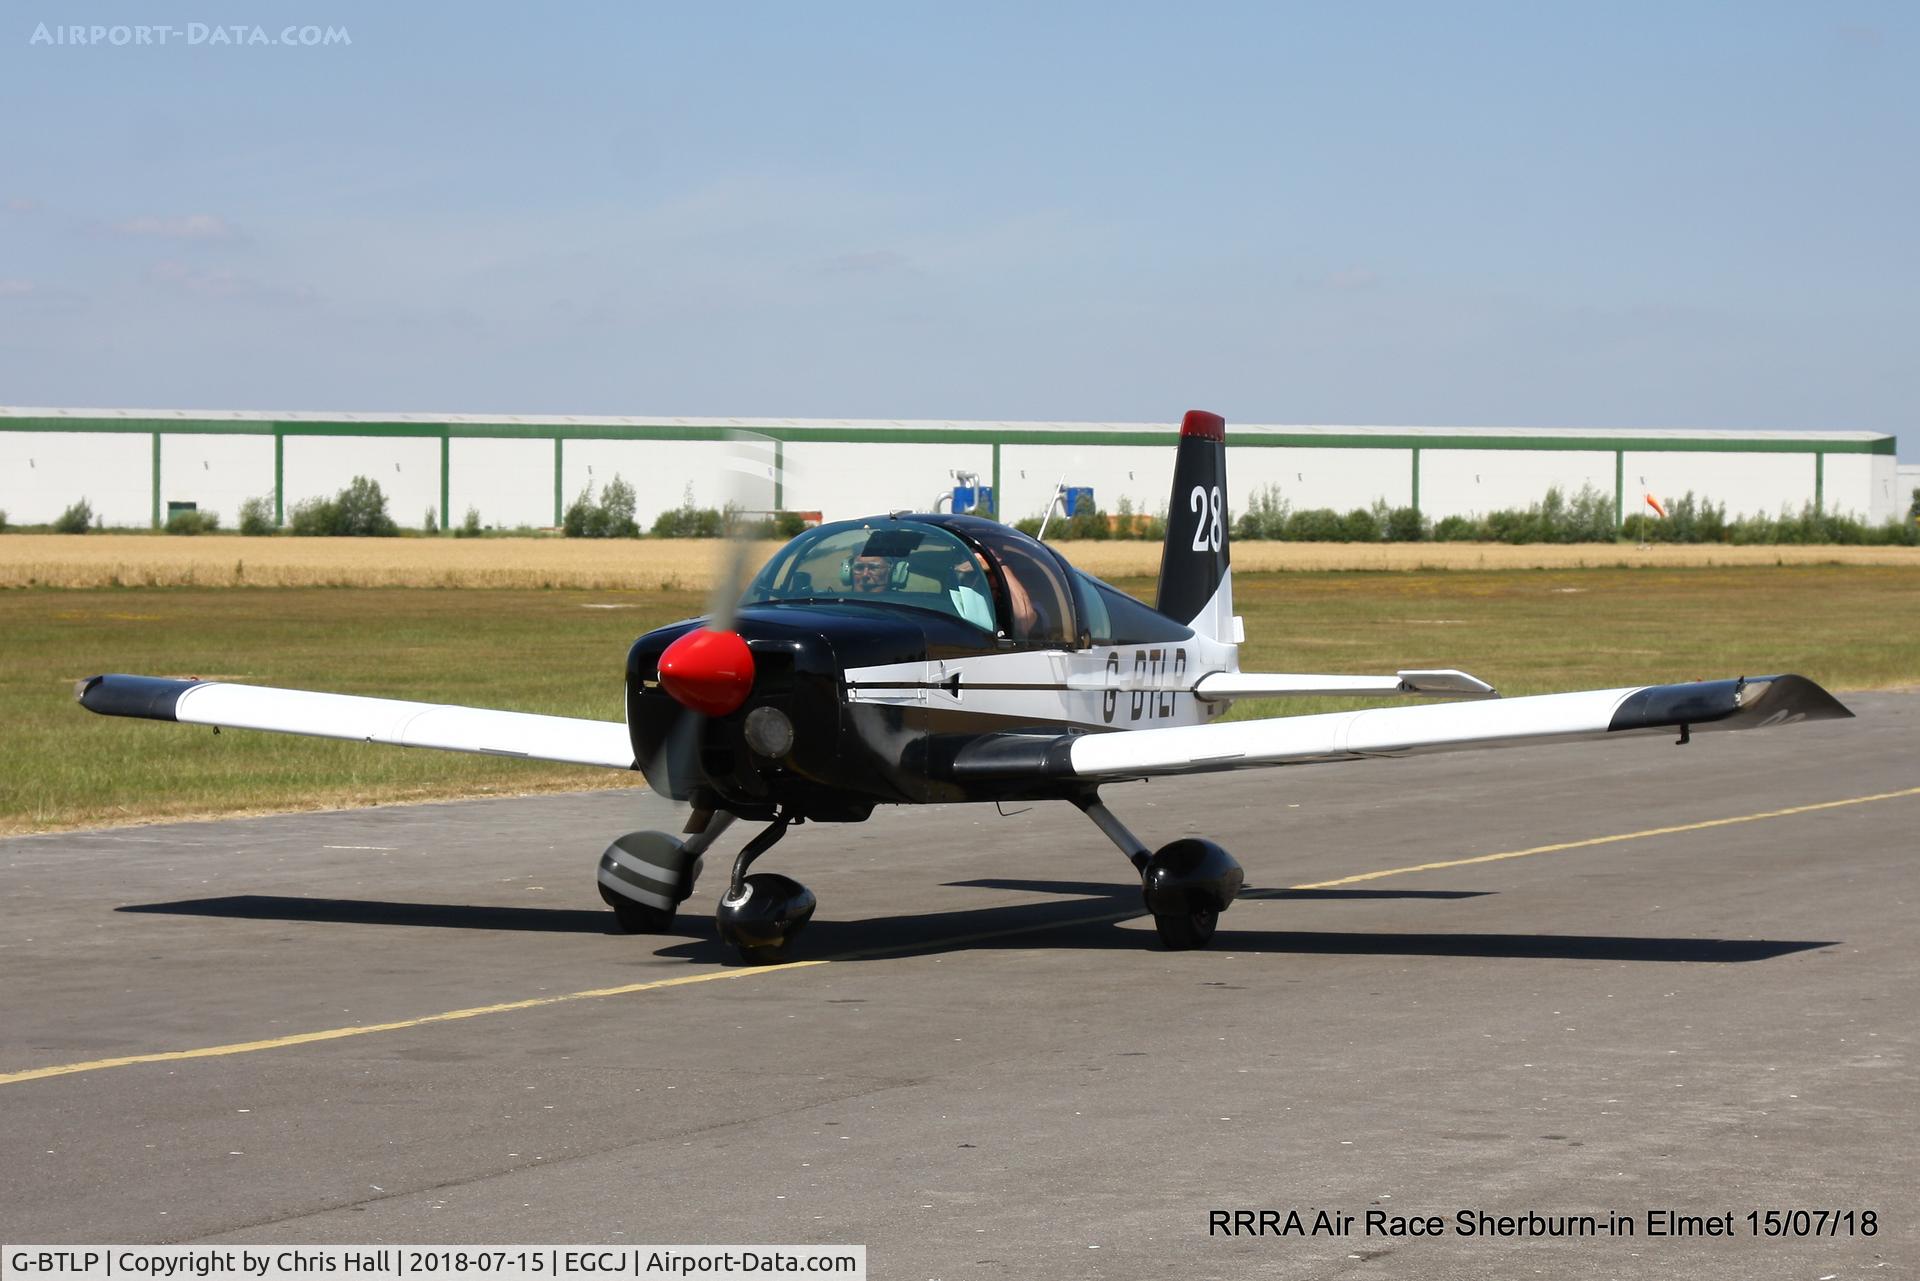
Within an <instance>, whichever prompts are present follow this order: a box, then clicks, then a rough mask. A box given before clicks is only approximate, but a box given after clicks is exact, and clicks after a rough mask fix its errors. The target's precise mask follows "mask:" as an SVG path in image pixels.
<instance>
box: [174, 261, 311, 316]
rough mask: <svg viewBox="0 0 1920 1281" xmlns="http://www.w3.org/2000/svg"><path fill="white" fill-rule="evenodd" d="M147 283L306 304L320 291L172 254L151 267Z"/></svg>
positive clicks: (218, 297) (193, 293)
mask: <svg viewBox="0 0 1920 1281" xmlns="http://www.w3.org/2000/svg"><path fill="white" fill-rule="evenodd" d="M147 283H148V284H150V285H152V286H154V287H155V288H156V289H160V290H163V291H165V292H167V293H174V294H182V295H185V296H188V297H192V298H207V299H212V300H214V301H219V302H244V303H261V304H268V305H273V306H306V305H308V304H310V303H312V302H314V301H316V299H317V297H318V295H316V294H315V293H314V291H313V287H312V286H310V285H280V284H275V283H273V282H272V281H266V280H260V279H257V278H255V277H253V276H246V275H242V274H241V273H239V272H237V271H234V270H232V269H231V268H228V267H195V266H192V265H191V264H188V263H184V262H181V261H179V260H178V259H173V258H169V259H167V260H165V261H163V262H157V263H155V264H154V265H153V266H152V267H151V268H150V269H149V270H148V271H147Z"/></svg>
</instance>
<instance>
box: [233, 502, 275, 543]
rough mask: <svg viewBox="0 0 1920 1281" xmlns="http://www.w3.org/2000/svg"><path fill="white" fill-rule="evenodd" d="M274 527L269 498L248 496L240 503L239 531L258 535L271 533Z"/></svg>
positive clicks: (271, 503)
mask: <svg viewBox="0 0 1920 1281" xmlns="http://www.w3.org/2000/svg"><path fill="white" fill-rule="evenodd" d="M274 528H275V525H274V520H273V500H272V499H271V498H249V499H247V501H245V502H244V503H241V504H240V532H241V533H243V534H248V535H251V536H254V537H258V536H259V535H261V534H271V533H272V532H273V531H274Z"/></svg>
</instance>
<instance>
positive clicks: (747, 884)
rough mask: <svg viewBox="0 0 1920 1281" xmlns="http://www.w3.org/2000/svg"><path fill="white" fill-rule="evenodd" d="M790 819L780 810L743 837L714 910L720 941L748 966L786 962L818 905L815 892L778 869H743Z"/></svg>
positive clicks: (780, 833) (774, 841) (777, 836)
mask: <svg viewBox="0 0 1920 1281" xmlns="http://www.w3.org/2000/svg"><path fill="white" fill-rule="evenodd" d="M793 822H794V820H793V819H792V818H790V817H789V816H787V815H784V814H783V815H781V816H779V817H778V818H775V819H774V820H773V823H772V825H771V826H769V827H768V828H767V829H766V830H765V831H763V832H761V833H760V835H758V836H756V837H754V838H753V839H752V840H750V841H748V842H747V844H746V847H745V848H743V849H742V850H741V851H740V854H739V857H737V858H735V859H734V860H733V876H732V879H731V880H729V881H728V883H727V892H726V893H725V894H723V895H721V897H720V906H719V909H718V910H717V911H716V912H715V913H714V926H715V928H716V929H717V930H718V931H719V934H720V941H721V942H722V943H728V944H731V945H732V946H733V948H734V949H735V950H736V951H738V952H739V953H740V959H741V960H743V961H745V962H746V963H747V964H749V965H774V964H777V963H779V962H781V961H784V960H785V959H786V958H787V950H788V948H789V946H790V945H791V944H792V942H793V940H794V938H795V937H796V936H797V935H798V934H799V933H800V931H801V930H803V929H805V928H806V925H807V922H808V921H811V920H812V919H813V911H814V908H816V907H818V906H819V902H818V900H816V899H815V898H814V896H813V891H812V890H810V889H808V888H807V887H806V886H804V885H802V884H800V882H798V881H796V880H794V879H793V878H792V877H789V876H781V875H780V874H779V873H777V872H756V873H754V874H753V875H751V876H749V875H748V874H747V869H748V868H749V867H751V866H752V865H753V861H754V860H755V859H757V858H759V857H760V856H761V855H762V854H765V853H766V852H767V851H768V850H770V849H772V848H773V847H774V845H776V844H777V843H778V842H779V840H780V838H781V837H783V836H785V835H786V834H787V828H788V826H789V825H791V824H792V823H793Z"/></svg>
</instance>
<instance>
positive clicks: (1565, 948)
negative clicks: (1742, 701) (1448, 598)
mask: <svg viewBox="0 0 1920 1281" xmlns="http://www.w3.org/2000/svg"><path fill="white" fill-rule="evenodd" d="M948 888H967V889H976V888H977V889H1013V890H1023V891H1028V892H1039V893H1052V894H1057V895H1061V896H1063V897H1061V898H1056V899H1049V900H1046V901H1042V902H1037V903H1018V904H1011V905H1004V906H999V907H985V908H965V909H957V910H954V911H948V912H922V913H916V914H912V915H902V916H886V917H874V918H871V919H868V920H860V921H835V920H815V921H814V922H813V923H812V924H811V925H810V926H808V928H807V931H806V933H805V934H803V935H802V936H801V938H800V941H799V942H798V943H797V944H796V945H795V947H794V951H793V954H792V959H794V960H813V959H820V960H879V959H883V958H886V957H899V956H910V955H927V954H930V953H938V952H963V951H975V950H984V949H988V948H1015V949H1043V948H1061V949H1076V950H1085V949H1099V948H1126V949H1128V950H1131V951H1138V950H1139V949H1140V939H1139V936H1138V932H1137V931H1136V930H1129V929H1123V928H1121V927H1122V926H1123V925H1125V924H1126V923H1127V922H1128V921H1130V920H1137V919H1140V918H1141V917H1144V916H1145V915H1146V913H1145V910H1144V909H1143V908H1142V907H1141V905H1140V900H1139V897H1138V894H1139V891H1138V890H1136V889H1134V888H1133V887H1131V886H1120V885H1104V884H1098V883H1092V882H1078V881H1022V880H1001V879H984V880H976V881H956V882H952V883H951V885H950V886H949V887H948ZM1485 893H1486V891H1478V890H1386V889H1372V890H1349V889H1321V890H1291V889H1254V888H1249V889H1246V890H1244V891H1242V892H1241V895H1240V897H1241V898H1243V899H1250V900H1263V899H1317V900H1370V899H1386V898H1408V899H1435V900H1451V899H1466V898H1478V897H1481V896H1482V895H1483V894H1485ZM1088 908H1093V909H1095V910H1094V911H1092V912H1089V911H1088V910H1087V909H1088ZM115 910H117V911H121V912H135V913H143V914H157V915H169V916H172V915H178V916H211V917H227V918H232V919H238V920H260V921H314V922H326V923H333V924H342V925H404V926H424V927H428V928H437V929H469V930H534V931H544V932H549V933H563V934H615V933H618V932H619V931H618V930H617V928H616V927H615V926H614V925H613V922H612V914H611V913H608V912H603V911H593V910H587V909H578V908H552V907H488V906H478V905H466V904H456V903H401V902H391V901H385V900H378V899H333V898H299V897H290V896H281V895H256V894H241V895H232V896H228V897H224V898H206V899H186V900H181V901H178V902H172V903H138V904H129V905H127V906H123V907H120V908H117V909H115ZM1231 919H1232V918H1231V917H1229V918H1225V921H1230V920H1231ZM1225 921H1223V923H1222V925H1221V927H1220V932H1219V933H1218V934H1216V935H1215V936H1214V941H1213V944H1212V950H1214V951H1217V952H1277V953H1294V954H1319V955H1332V956H1458V957H1488V958H1494V959H1516V960H1520V959H1525V960H1575V961H1667V962H1693V963H1709V964H1712V963H1722V964H1724V963H1729V962H1744V961H1765V960H1771V959H1772V958H1774V957H1777V956H1785V955H1788V954H1790V953H1794V952H1805V951H1811V950H1813V949H1816V948H1822V947H1832V946H1834V940H1817V939H1710V938H1646V937H1628V936H1618V935H1583V934H1464V933H1459V934H1456V933H1425V932H1419V933H1403V932H1387V931H1378V932H1359V931H1320V930H1260V929H1235V928H1233V926H1232V925H1230V924H1227V923H1225ZM711 930H712V923H711V921H710V920H708V919H707V918H705V917H704V916H701V915H696V914H693V913H690V912H682V913H681V914H680V916H679V917H678V918H677V919H676V921H675V923H674V931H673V933H672V934H669V935H663V936H660V938H659V939H658V940H657V942H660V943H665V944H666V946H661V947H656V948H655V949H654V954H655V955H658V956H662V957H671V958H676V959H681V960H687V961H697V962H702V963H711V964H729V965H730V964H734V963H736V962H737V959H738V958H737V954H736V953H735V952H734V950H733V949H732V948H730V947H727V946H725V945H723V944H721V943H720V942H719V941H718V940H717V939H716V938H714V937H713V935H712V933H711ZM675 936H678V937H679V939H680V941H678V942H672V943H668V942H667V940H668V939H670V938H673V937H675ZM654 941H656V940H648V939H641V938H636V939H635V940H634V943H635V945H637V946H641V947H646V946H648V945H649V944H650V943H651V942H654Z"/></svg>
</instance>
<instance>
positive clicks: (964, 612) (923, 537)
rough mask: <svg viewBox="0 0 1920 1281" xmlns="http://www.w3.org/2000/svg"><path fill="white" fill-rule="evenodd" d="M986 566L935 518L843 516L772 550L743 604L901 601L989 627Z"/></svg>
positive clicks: (990, 591)
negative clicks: (928, 522)
mask: <svg viewBox="0 0 1920 1281" xmlns="http://www.w3.org/2000/svg"><path fill="white" fill-rule="evenodd" d="M984 571H985V566H984V565H983V564H982V563H981V560H980V556H979V554H978V553H977V552H975V551H974V550H973V549H972V548H971V547H968V546H967V545H966V544H965V543H963V542H961V541H960V540H959V539H958V538H956V537H954V536H953V535H952V534H950V533H948V532H947V531H946V530H944V529H940V528H937V527H935V526H933V525H922V524H920V523H919V522H917V521H910V520H876V521H841V522H839V523H837V524H832V525H822V526H820V527H819V528H818V529H810V530H808V531H807V532H806V533H804V534H801V535H800V536H799V537H798V538H796V539H794V540H793V541H792V542H790V543H788V544H787V545H786V546H785V547H782V548H781V549H780V550H779V551H778V552H776V553H774V557H773V559H772V560H770V561H768V562H767V566H766V568H765V569H762V570H761V571H760V572H759V573H758V574H757V575H755V576H754V579H753V581H752V582H751V583H749V584H748V585H747V591H746V594H745V595H744V596H742V597H741V598H740V603H741V604H742V605H773V604H779V603H780V602H782V601H846V602H850V603H864V604H873V605H905V606H908V607H910V608H913V609H927V610H932V611H934V612H935V613H940V614H946V615H949V616H951V617H953V618H958V619H961V620H962V621H964V622H968V623H972V624H973V625H974V626H975V627H979V628H982V629H984V630H986V631H992V630H994V610H993V589H992V588H991V587H990V586H989V585H988V582H987V577H986V574H985V572H984Z"/></svg>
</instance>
